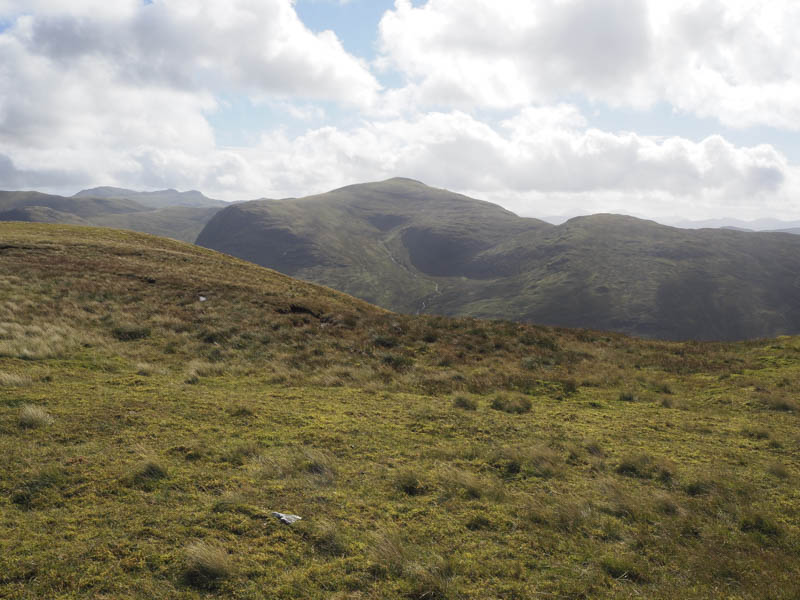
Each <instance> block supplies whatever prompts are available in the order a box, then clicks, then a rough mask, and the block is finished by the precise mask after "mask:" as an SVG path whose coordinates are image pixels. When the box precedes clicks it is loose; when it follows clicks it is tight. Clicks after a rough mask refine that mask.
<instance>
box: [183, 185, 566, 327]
mask: <svg viewBox="0 0 800 600" xmlns="http://www.w3.org/2000/svg"><path fill="white" fill-rule="evenodd" d="M549 227H552V226H551V225H549V224H547V223H545V222H543V221H539V220H538V219H522V218H519V217H517V216H516V215H514V214H513V213H511V212H509V211H507V210H505V209H503V208H501V207H499V206H497V205H494V204H491V203H489V202H483V201H480V200H473V199H471V198H467V197H466V196H462V195H459V194H454V193H452V192H447V191H445V190H438V189H434V188H430V187H428V186H425V185H423V184H421V183H419V182H417V181H413V180H410V179H400V178H397V179H391V180H389V181H385V182H381V183H372V184H362V185H353V186H348V187H345V188H341V189H339V190H334V191H332V192H329V193H327V194H321V195H319V196H310V197H308V198H301V199H288V200H262V201H255V202H246V203H242V204H239V205H236V206H232V207H229V208H227V209H225V210H223V211H222V212H220V213H219V214H217V215H216V216H215V217H214V218H213V219H212V220H211V221H209V224H208V225H207V226H206V228H205V229H204V230H203V231H202V232H201V234H200V235H199V236H198V238H197V243H198V244H199V245H201V246H205V247H208V248H213V249H215V250H219V251H222V252H226V253H228V254H232V255H234V256H238V257H240V258H244V259H245V260H250V261H252V262H255V263H257V264H261V265H265V266H270V268H274V269H276V270H278V271H281V272H283V273H287V274H290V275H293V276H297V277H300V278H303V279H307V280H309V281H316V282H322V283H324V284H325V285H330V286H332V287H335V288H337V289H341V290H345V291H347V292H348V293H351V294H354V295H356V296H358V297H361V298H364V299H366V300H368V301H370V302H375V303H377V304H380V305H382V306H386V307H390V308H392V309H394V310H401V311H404V312H416V311H418V310H420V309H421V308H423V307H424V305H425V303H426V302H429V301H430V300H429V299H430V298H432V297H435V296H436V294H437V290H438V288H439V283H438V281H437V279H436V278H437V277H440V276H453V277H464V276H477V277H483V276H487V275H488V273H486V272H485V271H483V270H482V269H483V267H482V265H478V266H477V268H476V265H475V264H474V263H473V259H474V257H476V256H477V255H478V254H479V253H480V252H482V251H484V250H486V249H488V248H491V247H493V246H495V245H496V244H498V243H500V242H501V241H503V240H504V239H506V238H507V237H508V236H509V235H516V234H519V233H521V232H524V231H533V230H538V229H542V228H549Z"/></svg>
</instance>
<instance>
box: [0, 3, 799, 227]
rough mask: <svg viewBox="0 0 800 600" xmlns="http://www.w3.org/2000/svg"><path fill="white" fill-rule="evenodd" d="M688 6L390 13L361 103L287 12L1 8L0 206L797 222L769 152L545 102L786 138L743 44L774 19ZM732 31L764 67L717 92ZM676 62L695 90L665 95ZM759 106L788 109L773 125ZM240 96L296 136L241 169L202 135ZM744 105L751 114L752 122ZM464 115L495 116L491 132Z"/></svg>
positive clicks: (357, 85)
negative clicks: (346, 192)
mask: <svg viewBox="0 0 800 600" xmlns="http://www.w3.org/2000/svg"><path fill="white" fill-rule="evenodd" d="M687 2H688V0H687ZM687 2H680V3H676V4H675V6H677V7H678V8H664V7H661V8H654V7H656V5H647V6H646V5H645V4H644V3H643V2H639V1H636V0H606V1H604V2H600V1H599V0H541V1H537V2H531V1H530V0H506V1H505V2H504V3H503V10H499V9H498V8H497V3H489V2H477V0H429V2H428V3H427V4H425V5H423V6H421V7H419V8H415V7H413V6H412V5H411V3H410V2H407V1H403V0H399V1H398V2H397V3H396V8H395V10H394V11H393V12H390V13H388V14H387V16H386V17H385V18H384V20H383V23H382V35H383V40H384V44H385V45H384V59H383V61H384V63H387V64H388V63H391V64H394V65H395V66H397V67H400V68H402V69H403V70H404V72H405V73H407V75H408V77H409V78H410V83H409V85H407V86H405V87H404V88H402V89H395V90H392V91H390V92H384V93H380V92H379V90H378V84H377V83H376V80H375V78H374V77H373V76H372V75H371V74H370V72H369V70H368V68H367V67H366V66H365V65H364V64H362V63H361V61H359V60H358V59H356V58H354V57H352V56H350V55H348V54H347V53H346V52H345V51H344V50H343V49H342V47H341V45H340V44H339V42H338V40H337V39H336V38H335V36H334V35H333V34H332V33H330V32H327V33H322V34H319V35H317V34H314V33H312V32H310V31H309V30H307V29H306V28H305V27H304V26H303V25H302V23H301V22H300V21H299V19H298V17H297V15H296V13H295V12H294V9H293V6H292V3H291V2H290V0H229V1H224V0H208V1H207V2H203V3H198V2H194V1H191V0H156V1H155V3H154V4H152V5H148V6H144V5H142V4H141V3H140V2H139V1H138V0H136V1H135V2H133V1H131V2H128V1H125V0H121V1H120V2H106V1H105V0H104V1H103V2H95V1H93V0H76V1H75V2H70V3H66V2H55V1H51V2H45V1H44V0H33V1H31V2H11V1H8V0H5V1H4V0H0V17H3V18H10V19H11V26H10V28H8V29H6V30H5V31H2V32H0V188H20V187H29V188H39V189H43V190H48V191H54V192H61V193H63V192H72V191H75V190H76V189H77V188H79V187H90V186H93V185H120V186H124V187H132V188H163V187H176V188H181V189H187V188H195V189H201V190H203V191H204V192H206V193H207V194H209V195H212V196H216V197H222V198H226V199H247V198H256V197H263V196H266V197H284V196H300V195H306V194H309V193H313V192H322V191H326V190H328V189H332V188H334V187H338V186H340V185H346V184H350V183H354V182H359V181H369V180H378V179H382V178H388V177H392V176H397V175H403V176H409V177H414V178H416V179H420V180H422V181H424V182H426V183H429V184H431V185H434V186H439V187H447V188H450V189H453V190H457V191H462V192H465V193H469V194H471V195H474V196H476V197H481V198H485V199H489V200H494V201H497V202H501V203H503V204H504V205H506V206H508V207H509V208H511V209H512V210H516V211H518V212H523V213H525V214H534V215H544V214H557V213H576V212H582V213H585V212H591V211H598V210H625V211H626V212H632V213H639V214H651V215H654V214H662V215H671V214H675V213H678V214H683V215H687V216H688V215H692V216H696V217H703V216H713V215H714V214H715V213H716V214H719V213H725V214H726V215H730V216H741V217H746V216H749V215H753V213H755V214H754V215H753V216H761V214H762V213H763V212H765V211H769V212H771V213H772V214H775V215H785V216H798V217H800V206H798V204H797V202H796V201H795V200H794V198H797V197H800V196H798V195H797V192H800V180H799V179H798V176H797V170H796V168H794V167H791V166H789V165H788V164H787V161H786V159H785V158H784V156H783V155H782V154H781V153H780V152H778V151H777V150H776V149H775V148H774V147H772V146H768V145H763V146H754V147H737V146H734V145H733V144H731V143H730V142H729V141H726V140H725V139H724V138H723V137H720V136H711V137H708V138H706V139H704V140H701V141H691V140H688V139H684V138H680V137H669V138H654V137H648V136H644V135H639V134H636V133H625V132H610V131H601V130H598V129H595V128H592V127H590V126H589V124H588V121H587V119H586V118H585V116H584V115H583V114H582V113H581V111H580V110H579V109H578V108H577V107H576V106H574V105H572V104H567V103H555V102H553V99H555V98H558V97H560V96H561V95H562V94H564V93H566V92H569V93H574V94H584V95H587V96H589V97H597V98H604V99H606V100H607V101H609V102H612V101H613V102H617V103H628V104H633V105H638V104H642V103H647V102H650V101H652V100H654V99H659V98H661V97H668V98H669V99H671V101H673V102H675V104H676V106H678V107H679V108H683V109H687V110H688V108H687V107H693V108H692V110H696V111H697V112H698V113H701V112H702V110H706V109H705V108H703V107H704V106H706V107H707V109H708V110H711V109H712V108H713V107H717V108H718V109H719V110H720V111H722V113H721V114H723V115H728V117H726V118H731V119H733V118H737V119H739V120H741V121H744V120H746V119H751V121H753V120H759V119H760V120H761V121H765V120H768V119H777V118H779V117H780V116H781V115H782V116H783V117H782V118H786V119H789V118H790V117H791V115H792V114H794V113H793V111H795V110H798V109H797V108H795V106H794V105H792V102H791V99H792V96H791V93H790V91H791V90H789V92H787V91H786V90H788V89H789V88H787V87H786V85H788V84H786V83H785V82H783V83H781V82H782V81H783V79H785V78H789V79H790V80H791V77H794V73H795V71H792V69H791V68H790V66H791V64H792V63H791V61H792V60H794V59H793V58H791V57H790V58H789V59H788V60H789V66H785V65H782V64H781V63H780V61H777V59H776V57H775V56H773V55H772V54H770V51H769V50H770V48H772V46H769V44H767V42H765V41H764V40H762V39H761V38H760V37H758V35H756V33H758V32H759V31H762V30H766V29H767V28H768V26H769V27H773V28H785V24H784V23H782V22H780V21H781V17H782V16H783V13H781V12H780V10H777V9H775V10H773V11H772V12H771V13H769V14H771V15H772V16H771V17H770V19H772V21H769V19H767V15H768V12H769V11H767V9H763V10H762V13H763V14H762V13H759V14H761V16H762V17H763V19H766V21H764V23H763V24H759V25H752V24H746V23H744V21H743V20H744V19H745V17H746V16H747V15H749V14H750V13H748V12H747V10H751V12H752V10H754V9H746V6H745V5H744V3H741V4H740V3H734V2H730V3H725V4H724V5H722V4H719V3H718V4H714V3H712V2H711V0H693V3H692V6H693V7H694V8H692V10H688V9H687V6H689V4H687ZM750 4H751V5H753V6H757V7H759V6H761V5H760V4H753V3H752V2H751V3H750ZM777 4H780V3H779V2H778V3H777ZM658 6H661V5H658ZM669 6H670V7H672V6H673V5H672V4H671V3H670V4H669ZM603 7H605V10H601V9H602V8H603ZM609 7H611V8H614V9H615V10H616V11H617V13H618V15H615V14H606V13H607V12H608V10H609ZM734 8H735V9H736V10H734ZM762 8H763V7H762ZM533 9H535V10H533ZM701 9H702V10H701ZM704 11H705V12H704ZM720 11H721V12H720ZM737 11H738V12H737ZM721 14H722V15H723V16H724V18H723V16H720V15H721ZM619 15H622V16H619ZM622 17H625V18H622ZM719 23H722V25H719V27H717V29H714V27H712V26H711V25H710V24H719ZM736 23H738V24H739V25H738V26H739V27H741V28H744V29H746V30H747V31H750V33H751V35H752V36H753V37H754V41H753V42H752V44H751V45H752V46H753V48H761V49H762V50H763V52H762V53H761V54H759V53H758V52H755V51H753V52H752V53H750V54H748V56H746V57H744V56H742V58H741V60H742V61H743V63H742V65H744V66H742V65H739V64H738V63H737V65H735V66H736V68H737V69H739V71H737V72H736V73H733V74H731V72H729V71H727V70H726V69H728V67H727V66H726V65H727V64H728V62H730V60H732V59H731V58H730V56H729V53H730V52H739V50H737V49H730V48H729V46H730V45H731V44H732V43H733V42H731V39H734V38H736V39H738V34H736V35H734V34H732V33H730V31H729V29H730V28H731V27H733V26H734V25H733V24H736ZM706 30H708V31H709V34H708V35H702V34H701V33H702V32H703V31H706ZM658 31H661V32H670V35H673V36H678V38H679V39H680V40H682V41H681V42H680V44H678V45H679V46H680V48H679V50H677V51H675V52H674V53H673V54H672V55H670V56H668V57H659V56H658V55H659V53H660V52H661V50H660V46H659V44H660V43H661V42H660V41H659V40H660V39H661V38H659V37H658V36H657V35H655V34H654V33H653V32H658ZM663 35H666V34H663ZM663 35H662V37H663ZM731 36H733V37H731ZM748 39H749V38H748ZM770 43H773V42H770ZM676 44H677V42H676ZM781 44H782V42H780V43H779V41H774V44H773V45H774V46H775V48H779V47H781ZM600 47H602V48H606V49H607V50H608V51H607V52H606V53H605V54H603V53H601V52H599V50H598V48H600ZM687 48H688V49H687ZM773 50H774V49H773ZM792 51H793V50H792ZM692 52H694V53H695V54H693V55H692V56H693V57H694V58H693V59H692V61H690V62H691V64H692V65H694V66H696V67H697V68H698V69H700V71H699V72H700V73H701V74H700V75H698V74H695V75H696V76H697V77H698V78H700V79H702V82H701V83H702V84H703V85H700V84H697V85H695V86H694V87H692V86H686V87H685V88H682V87H681V86H680V82H681V81H682V79H681V77H683V76H684V75H681V73H683V71H682V69H683V70H684V71H685V70H686V64H687V63H686V60H684V59H685V56H686V55H688V54H690V53H692ZM742 52H744V51H742ZM545 59H546V60H545ZM748 61H749V62H748ZM744 63H746V64H744ZM703 69H705V70H703ZM676 73H678V74H679V75H680V77H679V76H673V75H675V74H676ZM666 75H670V76H671V77H672V78H670V77H667V76H666ZM717 76H718V77H717ZM715 77H717V79H715ZM720 78H721V79H720ZM758 78H760V79H758ZM759 82H760V83H759ZM745 84H747V85H751V86H752V90H756V89H758V90H760V93H759V94H754V95H752V97H751V96H749V95H748V93H746V92H745V91H743V90H745V87H744V86H745ZM724 85H728V86H733V87H735V88H736V90H738V91H737V93H739V96H737V95H736V94H729V93H728V92H727V91H725V90H724V89H723V87H721V86H724ZM771 85H774V86H778V87H781V86H782V87H781V91H782V92H785V93H787V94H788V96H787V97H786V98H782V97H781V102H782V104H781V106H779V107H778V108H776V104H775V99H776V98H778V97H779V96H780V94H779V93H778V91H777V90H776V91H775V93H774V94H773V91H772V88H771V87H770V86H771ZM703 86H705V87H703ZM242 96H246V97H247V98H248V100H247V101H245V102H244V103H246V104H250V103H252V104H253V105H258V106H260V107H269V108H270V110H271V111H272V113H273V114H281V115H291V116H292V117H293V118H294V119H295V124H297V123H298V122H301V121H304V122H305V123H306V127H312V126H313V128H312V129H309V130H308V131H306V132H305V133H304V134H302V135H294V134H290V133H288V132H287V131H288V130H287V129H284V128H283V127H281V126H280V124H279V125H276V126H271V127H270V129H268V130H266V131H263V130H262V131H259V130H254V131H252V132H251V134H252V135H250V136H249V137H250V138H251V139H254V140H257V141H256V142H254V144H253V146H252V147H248V148H221V147H220V146H219V145H218V144H217V141H216V135H217V133H218V132H216V131H214V129H213V128H212V126H211V125H210V123H209V116H210V115H211V114H212V113H214V112H215V111H217V110H218V109H219V108H220V107H222V106H224V105H225V103H226V102H227V99H228V98H231V97H233V98H234V100H233V101H234V102H236V101H240V100H242ZM321 99H322V100H326V101H332V102H333V105H328V104H323V103H321V102H319V100H321ZM337 103H338V106H337ZM753 103H755V104H757V105H758V106H760V107H761V108H762V109H763V114H756V115H755V116H753V115H754V114H755V113H752V105H753ZM758 103H761V104H758ZM432 104H441V105H443V106H442V107H441V108H436V109H435V110H434V109H431V108H430V106H431V105H432ZM476 106H489V107H497V108H505V109H506V114H507V115H510V116H508V117H507V118H506V119H505V120H504V121H502V122H500V123H497V122H496V121H495V120H494V118H484V117H479V116H476V115H478V114H480V111H471V110H470V109H471V108H473V107H476ZM797 106H800V103H798V104H797ZM341 107H346V108H345V109H344V110H342V108H341ZM459 107H460V108H459ZM509 107H511V108H509ZM398 109H400V110H398ZM359 111H360V112H359ZM426 111H428V112H426ZM342 115H344V116H342ZM741 115H746V116H741ZM337 116H338V117H339V120H338V121H332V119H336V117H337ZM326 119H327V120H328V123H329V124H328V125H327V126H323V127H319V126H317V125H316V124H317V123H320V122H322V123H324V122H325V120H326ZM334 123H335V124H334Z"/></svg>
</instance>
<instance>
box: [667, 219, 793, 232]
mask: <svg viewBox="0 0 800 600" xmlns="http://www.w3.org/2000/svg"><path fill="white" fill-rule="evenodd" d="M664 223H665V224H667V225H671V226H672V227H680V228H681V229H720V228H729V229H739V230H742V231H781V230H784V229H789V228H796V227H800V221H781V220H780V219H770V218H763V219H754V220H752V221H743V220H741V219H731V218H722V219H705V220H701V221H691V220H688V219H679V218H674V219H666V220H664Z"/></svg>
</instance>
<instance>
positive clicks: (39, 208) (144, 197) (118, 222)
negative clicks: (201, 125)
mask: <svg viewBox="0 0 800 600" xmlns="http://www.w3.org/2000/svg"><path fill="white" fill-rule="evenodd" d="M94 192H96V193H97V194H98V195H97V196H94V195H91V194H92V193H94ZM222 206H225V203H224V202H221V201H219V200H211V199H210V198H206V197H205V196H203V195H202V194H200V192H183V193H182V192H176V191H175V190H164V191H163V192H131V191H130V190H123V189H119V188H97V189H96V190H84V191H83V192H79V193H78V194H75V195H74V196H72V197H64V196H55V195H51V194H41V193H39V192H0V221H25V222H40V223H63V224H71V225H96V226H100V227H113V228H116V229H132V230H134V231H140V232H143V233H151V234H155V235H163V236H166V237H171V238H173V239H178V240H183V241H186V242H194V240H195V239H196V238H197V235H198V234H199V233H200V231H201V230H202V229H203V227H204V226H205V224H206V223H207V222H208V221H209V219H211V217H213V216H214V214H216V212H217V211H218V210H220V208H221V207H222Z"/></svg>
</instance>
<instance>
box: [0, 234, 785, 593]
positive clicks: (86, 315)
mask: <svg viewBox="0 0 800 600" xmlns="http://www.w3.org/2000/svg"><path fill="white" fill-rule="evenodd" d="M798 356H800V339H798V338H781V339H777V340H768V341H759V342H748V343H738V344H718V343H714V344H711V343H668V342H649V341H643V340H637V339H630V338H626V337H624V336H622V335H619V334H606V333H600V332H592V331H586V330H574V331H571V330H557V329H548V328H540V327H534V326H530V325H520V324H516V323H510V322H507V321H493V322H488V321H480V320H476V319H448V318H443V317H430V316H421V317H411V316H404V315H398V314H393V313H389V312H387V311H385V310H382V309H380V308H377V307H374V306H370V305H368V304H366V303H364V302H362V301H360V300H357V299H355V298H352V297H349V296H345V295H343V294H341V293H338V292H335V291H333V290H330V289H327V288H323V287H320V286H316V285H313V284H309V283H304V282H301V281H298V280H295V279H292V278H290V277H287V276H285V275H281V274H279V273H276V272H274V271H270V270H267V269H263V268H261V267H257V266H256V265H253V264H251V263H246V262H244V261H240V260H237V259H234V258H231V257H229V256H224V255H221V254H219V253H215V252H212V251H209V250H205V249H202V248H199V247H196V246H192V245H189V244H184V243H179V242H175V241H172V240H166V239H161V238H155V237H152V236H147V235H143V234H138V233H132V232H126V231H116V230H111V229H95V228H86V227H75V226H63V225H44V224H27V223H22V224H20V223H0V515H2V517H1V519H2V531H3V535H0V566H2V568H1V569H0V597H2V598H48V599H54V600H58V599H62V598H63V599H65V600H66V599H76V598H126V599H131V600H133V599H137V600H138V599H150V598H168V599H172V598H175V599H179V598H180V599H191V600H195V599H196V600H200V599H203V598H209V597H219V598H242V599H253V600H255V599H259V598H264V597H270V598H281V599H295V598H296V599H303V600H323V599H329V598H342V599H344V598H353V599H355V598H386V599H392V600H394V599H398V600H400V599H409V598H416V599H422V598H426V599H427V598H431V599H432V598H437V599H451V598H453V599H454V598H458V599H463V600H470V599H484V598H538V597H544V598H592V599H599V600H604V599H611V600H617V599H619V600H622V599H626V598H652V599H654V600H672V599H674V598H682V599H688V600H700V599H702V600H717V599H719V600H723V599H725V600H728V599H730V598H742V599H756V598H758V599H762V598H763V599H770V600H790V599H792V598H796V597H798V594H800V585H799V584H798V582H800V563H798V561H797V549H798V547H800V520H798V508H797V507H798V506H800V496H799V495H798V488H797V485H796V482H797V478H798V477H800V462H799V461H798V456H799V454H798V440H797V427H798V414H800V405H799V404H798V402H797V400H796V397H797V394H798V391H800V388H799V387H798V384H797V382H798V381H800V362H799V361H798ZM274 511H279V512H281V513H292V514H296V515H299V516H301V517H302V520H300V521H299V522H296V523H295V524H293V525H291V526H289V525H284V524H282V523H281V522H280V521H278V519H276V518H275V516H274V515H273V512H274Z"/></svg>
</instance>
